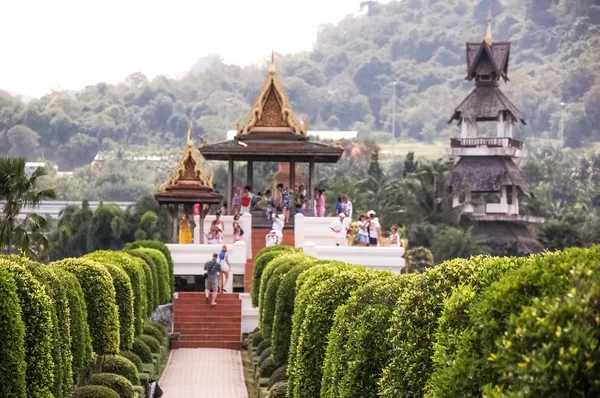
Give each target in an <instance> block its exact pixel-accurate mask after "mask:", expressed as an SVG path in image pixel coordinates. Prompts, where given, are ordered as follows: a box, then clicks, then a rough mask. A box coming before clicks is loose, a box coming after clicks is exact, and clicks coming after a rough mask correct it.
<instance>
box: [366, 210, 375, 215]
mask: <svg viewBox="0 0 600 398" xmlns="http://www.w3.org/2000/svg"><path fill="white" fill-rule="evenodd" d="M375 214H376V213H375V211H373V210H369V211H368V212H367V216H371V215H373V216H374V215H375Z"/></svg>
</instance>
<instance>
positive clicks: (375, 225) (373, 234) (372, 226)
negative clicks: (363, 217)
mask: <svg viewBox="0 0 600 398" xmlns="http://www.w3.org/2000/svg"><path fill="white" fill-rule="evenodd" d="M367 216H369V221H368V223H369V224H368V226H367V229H368V231H369V244H368V246H379V237H380V236H381V224H379V219H378V218H377V217H375V212H374V211H373V210H369V212H368V213H367Z"/></svg>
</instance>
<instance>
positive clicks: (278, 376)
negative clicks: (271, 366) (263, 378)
mask: <svg viewBox="0 0 600 398" xmlns="http://www.w3.org/2000/svg"><path fill="white" fill-rule="evenodd" d="M287 379H288V375H287V366H286V365H283V366H280V367H278V368H277V369H276V370H275V371H274V372H273V374H272V375H271V377H270V378H269V386H268V388H269V390H270V389H271V388H273V386H274V385H275V384H277V383H279V382H280V381H286V380H287Z"/></svg>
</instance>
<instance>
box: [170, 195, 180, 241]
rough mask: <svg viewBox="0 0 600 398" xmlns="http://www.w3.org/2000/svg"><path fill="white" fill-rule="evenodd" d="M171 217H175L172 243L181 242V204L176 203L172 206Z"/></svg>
mask: <svg viewBox="0 0 600 398" xmlns="http://www.w3.org/2000/svg"><path fill="white" fill-rule="evenodd" d="M170 210H171V218H173V236H172V237H171V242H172V243H179V205H178V204H174V205H173V207H170Z"/></svg>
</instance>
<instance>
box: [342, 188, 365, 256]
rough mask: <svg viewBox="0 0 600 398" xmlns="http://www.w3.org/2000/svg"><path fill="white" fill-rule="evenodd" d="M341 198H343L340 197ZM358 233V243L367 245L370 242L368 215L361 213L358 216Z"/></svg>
mask: <svg viewBox="0 0 600 398" xmlns="http://www.w3.org/2000/svg"><path fill="white" fill-rule="evenodd" d="M340 199H341V198H340ZM357 225H358V235H357V245H358V246H367V245H368V244H369V231H367V225H368V220H367V215H366V214H361V215H360V217H359V218H358V223H357Z"/></svg>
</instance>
